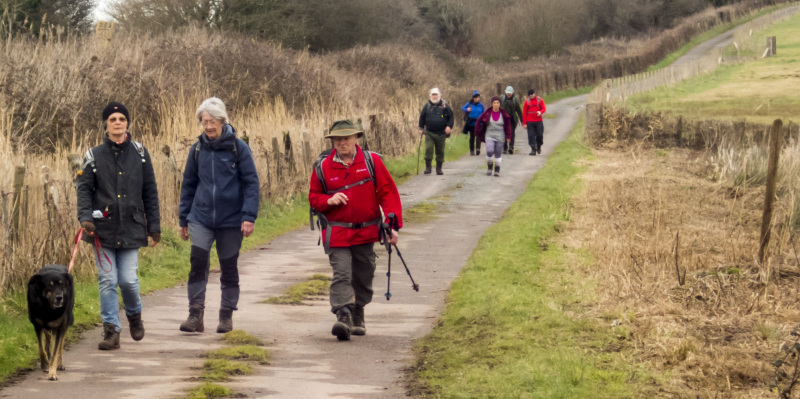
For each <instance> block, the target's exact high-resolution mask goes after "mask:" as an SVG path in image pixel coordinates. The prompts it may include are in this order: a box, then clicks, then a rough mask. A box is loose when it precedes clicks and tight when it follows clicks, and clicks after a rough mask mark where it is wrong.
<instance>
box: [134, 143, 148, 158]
mask: <svg viewBox="0 0 800 399" xmlns="http://www.w3.org/2000/svg"><path fill="white" fill-rule="evenodd" d="M131 144H133V147H134V148H136V152H138V153H139V156H140V157H141V158H142V163H147V161H146V160H145V157H144V145H142V143H140V142H138V141H133V140H131Z"/></svg>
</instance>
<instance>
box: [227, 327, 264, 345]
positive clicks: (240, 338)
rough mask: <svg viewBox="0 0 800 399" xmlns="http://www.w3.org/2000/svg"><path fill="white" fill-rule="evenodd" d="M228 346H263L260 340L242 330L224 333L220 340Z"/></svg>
mask: <svg viewBox="0 0 800 399" xmlns="http://www.w3.org/2000/svg"><path fill="white" fill-rule="evenodd" d="M222 339H223V340H224V341H225V343H226V344H228V345H255V346H264V342H262V341H261V340H260V339H258V338H256V337H254V336H252V335H250V334H248V333H246V332H245V331H244V330H233V331H230V332H227V333H225V336H223V338H222Z"/></svg>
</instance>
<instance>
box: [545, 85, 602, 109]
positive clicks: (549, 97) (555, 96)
mask: <svg viewBox="0 0 800 399" xmlns="http://www.w3.org/2000/svg"><path fill="white" fill-rule="evenodd" d="M592 90H594V86H584V87H581V88H578V89H571V90H562V91H557V92H555V93H550V94H544V95H542V98H543V99H544V103H545V104H552V103H554V102H557V101H558V100H563V99H565V98H567V97H575V96H580V95H582V94H589V93H590V92H591V91H592ZM545 115H547V113H545Z"/></svg>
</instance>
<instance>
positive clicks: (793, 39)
mask: <svg viewBox="0 0 800 399" xmlns="http://www.w3.org/2000/svg"><path fill="white" fill-rule="evenodd" d="M758 36H759V37H760V36H764V37H766V36H777V37H778V51H777V54H776V55H775V56H772V57H769V58H766V59H758V60H755V61H751V62H747V63H743V64H738V65H723V66H720V67H719V68H717V69H716V70H714V71H713V72H711V73H708V74H705V75H700V76H697V77H694V78H692V79H688V80H686V81H684V82H681V83H679V84H677V85H674V86H665V87H662V88H659V89H656V90H653V91H650V92H646V93H640V94H637V95H634V96H631V97H630V98H628V100H627V102H626V104H625V106H626V108H628V109H630V110H631V111H635V112H640V111H660V112H664V113H666V114H671V115H682V116H684V117H686V118H690V119H723V120H733V121H741V120H747V121H750V122H759V123H765V124H767V123H771V122H772V121H773V120H775V119H777V118H782V119H784V124H786V120H788V119H792V118H794V119H795V120H796V119H797V109H798V106H800V98H799V97H798V96H797V94H796V93H797V92H798V91H799V90H800V75H798V74H797V70H798V65H800V16H797V15H795V16H793V17H791V18H789V19H787V20H785V21H782V22H779V23H776V24H773V25H772V26H770V27H767V28H766V29H764V30H761V31H759V32H758Z"/></svg>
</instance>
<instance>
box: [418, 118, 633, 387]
mask: <svg viewBox="0 0 800 399" xmlns="http://www.w3.org/2000/svg"><path fill="white" fill-rule="evenodd" d="M582 132H583V123H582V121H581V122H579V123H578V125H577V126H576V127H575V129H574V130H573V133H572V135H571V136H570V138H568V139H567V140H565V141H564V142H562V143H561V144H559V146H558V147H557V148H556V149H555V151H554V152H553V153H552V154H551V155H550V157H549V158H548V160H547V163H546V164H545V166H544V167H543V168H542V170H541V171H539V172H538V173H537V174H536V175H535V176H534V178H533V180H532V181H531V183H530V185H529V187H528V189H527V190H526V192H525V193H523V194H522V195H521V196H520V197H519V199H517V201H516V202H515V203H514V204H513V205H512V206H511V207H510V208H509V209H508V210H507V211H506V213H505V215H504V217H503V219H502V220H501V221H500V222H499V223H497V224H496V225H494V226H492V227H491V228H489V230H488V231H487V232H486V234H485V235H484V236H483V237H482V238H481V240H480V242H479V243H478V246H477V248H476V249H475V252H473V254H472V256H471V257H470V259H469V261H468V262H467V265H466V266H465V268H464V269H463V270H462V272H461V275H460V276H459V278H458V279H457V280H456V281H455V282H454V283H453V285H452V288H451V291H450V293H449V295H448V300H447V303H448V306H447V308H446V309H445V311H444V313H443V315H442V316H441V318H440V319H439V322H438V324H437V327H436V328H435V329H434V330H433V332H431V333H430V334H429V335H427V336H426V337H424V338H423V339H421V340H420V341H419V342H418V344H417V346H416V348H415V350H416V353H417V360H416V362H415V366H414V367H413V368H412V375H411V381H410V387H411V388H410V389H411V390H412V393H413V394H419V395H422V396H429V397H515V398H516V397H526V398H527V397H542V398H557V397H605V398H609V397H630V396H633V393H634V392H635V390H636V384H637V381H639V379H640V378H642V377H641V374H637V373H641V370H638V369H636V366H635V365H631V364H629V363H628V362H629V359H625V358H624V357H623V356H621V355H620V354H619V353H614V352H611V351H610V352H606V353H604V351H603V349H604V348H605V347H606V346H608V344H610V343H613V342H615V341H616V338H615V336H614V335H613V333H612V332H610V331H609V330H608V329H602V328H599V325H598V324H596V322H595V321H594V320H592V319H588V318H582V317H581V315H580V313H581V311H582V310H581V309H582V307H583V306H585V305H586V304H588V303H589V302H590V300H591V295H592V293H591V292H592V282H591V281H587V280H586V279H585V278H584V277H583V276H582V273H581V270H580V267H581V266H582V265H575V264H570V263H568V262H567V261H566V259H567V257H566V254H565V253H564V250H563V249H561V248H559V247H558V246H553V245H548V239H549V237H551V236H553V235H555V234H556V232H557V231H558V230H559V225H560V223H562V222H565V221H566V220H568V218H569V214H570V205H569V204H570V200H571V198H572V197H573V196H574V195H576V194H577V193H578V192H580V189H581V187H582V183H581V182H580V181H579V180H578V179H577V177H576V176H577V175H578V173H579V172H581V170H582V168H581V167H579V166H576V161H577V160H579V159H582V158H585V157H587V156H589V155H590V154H589V151H588V149H587V148H586V146H585V145H584V144H583V143H582V141H581V138H582V134H583V133H582ZM579 263H580V262H579ZM636 375H639V377H636Z"/></svg>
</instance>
